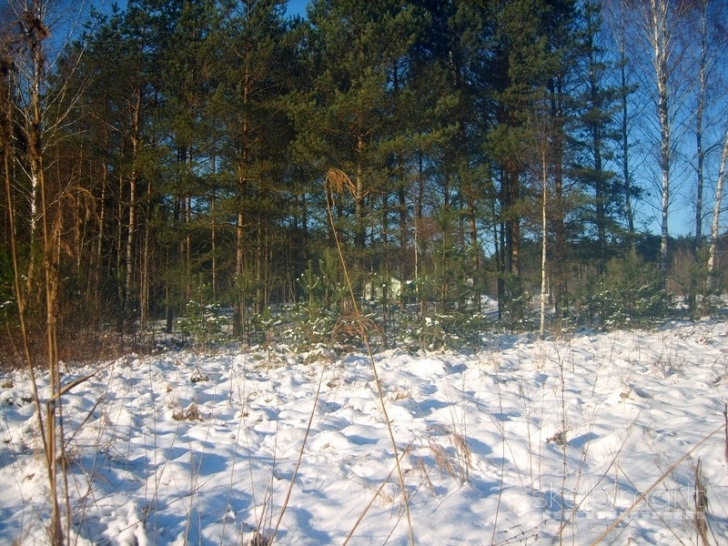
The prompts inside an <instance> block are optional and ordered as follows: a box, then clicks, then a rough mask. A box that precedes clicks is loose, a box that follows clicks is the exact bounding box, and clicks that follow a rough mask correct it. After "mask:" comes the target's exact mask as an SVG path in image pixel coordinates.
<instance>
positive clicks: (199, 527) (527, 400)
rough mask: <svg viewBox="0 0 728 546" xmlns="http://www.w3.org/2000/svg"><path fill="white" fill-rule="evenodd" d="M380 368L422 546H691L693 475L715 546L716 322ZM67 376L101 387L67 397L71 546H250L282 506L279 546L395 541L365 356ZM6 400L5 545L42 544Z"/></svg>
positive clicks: (154, 366) (160, 359)
mask: <svg viewBox="0 0 728 546" xmlns="http://www.w3.org/2000/svg"><path fill="white" fill-rule="evenodd" d="M375 361H376V367H377V371H378V374H379V378H380V380H381V384H382V389H383V391H384V399H385V403H386V412H387V415H388V416H389V420H390V422H391V431H392V433H393V436H394V438H395V440H396V446H397V451H398V453H399V455H400V458H401V469H402V473H403V478H404V482H405V487H406V495H407V498H408V504H409V510H410V519H411V524H412V532H413V534H414V537H415V540H416V543H417V544H438V545H450V544H452V545H456V544H457V545H460V544H551V543H553V542H554V541H556V542H559V541H560V540H561V539H563V541H564V542H565V543H569V544H577V545H581V544H590V543H591V542H592V541H594V540H595V539H597V538H598V537H599V535H600V534H601V533H602V532H603V531H604V530H605V529H606V528H607V527H608V526H609V525H610V524H612V523H613V522H615V521H617V519H618V518H620V517H622V518H623V519H622V520H621V521H620V522H619V524H618V525H617V526H616V529H615V530H613V531H612V532H611V533H610V534H609V535H608V536H607V537H606V538H605V539H604V540H603V543H604V544H629V543H636V544H668V543H669V544H679V543H680V542H681V541H682V542H683V543H685V544H695V541H696V536H697V534H696V533H697V531H696V524H695V521H694V518H695V501H694V493H695V483H696V482H695V476H696V465H697V464H698V459H700V463H701V469H702V472H701V474H700V477H701V480H702V483H703V484H704V485H705V486H706V494H707V497H708V501H709V504H708V510H707V514H708V518H707V519H708V522H709V530H708V533H709V536H710V539H711V541H713V542H714V543H726V541H728V468H727V466H728V464H727V463H726V445H725V441H726V437H725V434H726V432H725V431H724V429H723V426H724V423H725V421H724V407H725V406H724V404H725V403H726V401H728V388H727V386H728V322H716V321H703V322H697V323H679V324H677V323H676V324H671V325H667V326H665V327H663V328H660V329H656V330H652V331H630V332H614V333H608V334H602V333H594V332H584V333H580V334H578V335H576V336H575V337H573V338H572V339H569V340H555V341H545V342H542V341H538V340H537V339H536V338H534V337H533V336H530V335H519V336H497V337H494V338H492V339H491V344H490V347H489V348H488V349H484V350H483V351H481V352H478V353H471V354H460V353H454V352H440V353H433V354H427V355H421V354H420V355H409V354H407V353H405V352H401V351H397V350H388V351H385V352H382V353H380V354H377V355H376V356H375ZM71 371H72V373H69V374H67V375H65V376H64V377H63V383H64V384H65V383H69V382H71V381H73V380H74V379H77V378H79V377H83V376H84V375H87V374H90V373H94V372H96V374H95V375H94V376H93V377H92V378H90V379H89V380H87V381H86V382H84V383H82V384H80V385H78V386H76V387H75V388H74V389H73V390H72V391H71V392H70V393H68V394H66V395H65V396H64V405H63V413H64V416H65V421H64V423H65V437H66V443H67V448H66V451H67V453H66V457H65V459H66V461H68V465H69V466H68V472H69V483H68V487H69V493H70V502H71V508H72V512H73V515H74V518H73V524H72V531H71V532H72V538H73V539H74V540H75V542H74V543H75V544H104V545H144V544H156V545H165V544H180V545H181V544H211V545H212V544H249V543H251V541H252V543H254V544H264V543H265V542H266V541H265V540H264V539H267V538H269V537H270V536H271V535H272V534H273V529H274V528H275V527H276V524H277V522H278V519H279V516H280V514H281V512H282V507H283V506H284V505H286V496H287V495H288V493H289V489H290V499H289V500H288V503H287V507H286V509H285V512H284V513H283V516H282V518H281V521H280V526H279V527H278V530H277V533H276V535H275V543H276V544H291V545H294V544H295V545H326V544H343V543H344V542H345V541H346V539H347V536H348V535H350V534H351V535H352V536H351V538H350V540H349V544H359V545H379V544H385V543H386V544H393V545H405V544H408V543H409V540H410V538H409V530H408V523H407V516H406V512H405V510H404V504H403V496H402V491H401V488H400V483H399V479H398V474H397V471H396V470H395V457H394V449H393V446H392V442H391V439H390V434H389V430H388V428H387V426H386V423H385V420H384V418H383V412H382V409H381V405H380V401H379V397H378V394H377V389H376V383H375V380H374V376H373V369H372V365H371V362H370V361H369V359H368V358H367V357H366V356H364V355H344V356H341V357H338V356H335V355H330V356H327V355H326V352H325V351H320V352H319V353H318V354H306V355H296V354H293V353H291V352H287V351H285V350H284V349H282V348H281V349H280V350H273V351H270V352H267V351H262V350H261V351H251V352H236V353H234V354H233V353H217V354H211V355H205V354H199V353H193V352H176V353H167V354H163V355H158V356H144V357H136V356H127V357H123V358H119V359H117V360H115V361H113V362H106V363H99V364H98V365H96V366H84V367H82V368H74V369H72V370H71ZM39 382H40V384H41V385H42V386H43V387H44V388H45V386H46V385H47V378H41V379H39ZM0 386H1V388H0V434H1V435H2V442H0V483H2V484H3V487H2V491H0V499H2V501H1V502H0V542H1V543H3V544H10V543H15V544H42V543H44V542H46V541H47V534H46V531H45V528H44V525H45V524H46V522H47V521H48V518H49V511H50V505H49V503H48V483H47V478H46V474H45V469H44V466H43V455H42V449H41V445H42V444H41V438H40V436H39V427H38V422H37V417H36V406H35V403H34V401H33V394H32V393H33V391H32V387H31V383H30V381H29V379H28V377H27V374H25V373H24V372H14V373H12V374H5V375H2V376H0ZM317 393H318V395H317ZM43 395H44V391H43V390H42V391H41V397H42V396H43ZM309 421H311V426H310V430H309V431H308V435H307V429H308V424H309ZM711 434H712V436H711ZM706 438H707V439H706ZM304 439H306V440H305V448H304V450H303V455H302V457H301V458H300V466H299V467H298V470H297V472H296V468H297V462H298V460H299V453H300V452H301V448H302V446H303V445H304ZM700 442H703V443H702V444H700ZM698 444H700V445H698ZM685 455H687V457H685V458H684V460H683V461H682V462H680V464H678V465H677V466H676V467H675V468H674V469H672V470H671V466H672V465H673V464H674V463H676V462H678V461H679V460H680V459H681V457H683V456H685ZM294 478H295V479H294ZM292 483H293V485H292V487H291V484H292ZM655 484H656V485H655ZM653 485H655V487H654V488H651V487H652V486H653ZM643 493H646V495H644V498H640V497H641V495H642V494H643ZM370 503H371V504H370ZM360 517H361V518H362V519H361V522H360V523H358V524H357V520H358V519H359V518H360ZM256 532H260V535H261V536H260V537H258V539H256ZM13 541H15V542H13Z"/></svg>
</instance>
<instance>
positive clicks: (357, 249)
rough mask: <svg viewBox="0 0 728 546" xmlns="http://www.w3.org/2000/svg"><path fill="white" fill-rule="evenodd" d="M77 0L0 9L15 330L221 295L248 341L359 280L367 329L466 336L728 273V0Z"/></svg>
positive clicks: (630, 304) (2, 281)
mask: <svg viewBox="0 0 728 546" xmlns="http://www.w3.org/2000/svg"><path fill="white" fill-rule="evenodd" d="M74 9H75V8H74V7H73V6H72V5H69V4H68V3H64V2H59V1H53V0H7V1H6V2H4V3H3V7H2V8H0V10H2V12H1V13H0V155H1V156H2V161H1V162H0V176H1V177H2V187H3V191H2V194H1V197H0V313H1V315H0V320H1V321H2V323H3V326H2V330H3V333H2V334H1V335H0V337H2V338H3V339H5V341H3V345H4V346H6V347H8V348H10V347H12V348H13V350H14V351H18V352H22V350H21V347H22V344H20V343H16V342H14V341H13V340H15V339H19V338H18V337H16V336H18V335H21V337H23V338H24V339H25V342H26V343H25V347H26V349H25V350H26V353H29V352H32V349H33V347H35V346H43V347H46V346H50V347H58V346H59V345H60V353H57V351H58V349H51V352H50V353H49V356H50V359H51V361H53V360H54V359H56V358H58V357H59V355H60V356H61V357H64V355H65V357H64V358H73V357H74V355H73V354H66V353H65V352H67V351H71V349H69V347H75V348H76V349H78V347H79V346H81V345H82V344H85V345H86V346H88V344H93V343H103V340H104V339H107V338H105V337H104V336H110V337H109V339H111V340H112V341H111V343H118V342H119V339H125V340H126V341H131V340H137V341H139V340H142V341H143V340H144V339H145V335H143V334H145V333H148V332H150V331H152V329H153V326H155V325H160V324H162V325H164V328H166V329H167V331H169V332H179V331H181V330H182V331H187V332H189V331H191V330H194V329H195V328H201V329H202V330H206V329H207V328H208V327H209V328H213V326H209V325H210V324H213V322H215V321H217V320H218V319H220V320H222V318H227V320H228V321H229V322H228V325H229V328H228V329H229V331H230V333H231V335H232V336H234V337H235V339H239V340H242V341H248V342H250V341H255V339H256V337H255V336H256V335H257V334H260V333H263V334H265V333H266V332H268V334H270V332H271V331H272V330H273V329H274V328H273V325H274V324H279V323H280V321H278V322H276V316H277V313H279V312H281V309H287V310H288V311H289V312H290V316H291V317H292V319H291V321H293V322H295V323H296V324H298V326H299V333H300V332H301V331H303V332H307V334H306V335H307V336H308V338H309V339H310V340H314V339H315V337H316V335H317V334H316V332H318V326H317V325H316V321H320V320H322V318H323V317H329V320H330V321H332V323H333V322H334V321H336V320H337V317H340V316H341V315H346V314H347V313H351V312H352V308H351V305H350V304H349V303H348V302H349V299H348V297H347V284H346V283H347V280H348V281H350V282H351V286H352V288H353V291H354V292H355V293H356V294H357V296H358V297H359V298H361V300H362V302H364V304H365V307H364V309H365V310H366V311H367V312H370V311H371V312H372V313H373V314H374V316H375V317H376V318H375V321H376V322H377V323H378V324H379V325H380V327H381V328H383V329H384V330H387V329H389V330H390V331H391V330H396V328H405V326H406V325H405V323H406V321H410V322H409V323H408V324H410V325H412V324H420V329H419V330H416V329H415V330H413V331H417V332H422V331H423V330H422V328H425V327H426V326H432V324H438V325H439V329H440V330H443V331H445V330H447V331H451V332H460V333H461V334H463V333H464V332H466V331H467V330H468V328H471V329H473V330H474V331H482V330H483V329H485V328H486V327H487V326H486V324H491V325H494V324H495V325H498V327H500V328H507V329H538V328H539V315H540V316H541V317H542V318H541V326H540V327H541V329H542V331H543V328H544V326H545V328H546V329H556V328H559V329H564V328H574V327H578V326H581V325H587V326H593V327H610V326H615V325H618V326H619V325H624V324H642V323H644V321H649V320H651V319H654V318H664V317H665V316H667V314H668V313H671V312H676V310H679V311H680V312H681V313H683V314H689V315H691V316H699V315H702V314H705V313H710V312H712V311H713V310H714V309H715V305H716V302H717V301H719V300H718V299H717V296H719V295H720V294H721V293H722V292H723V291H724V290H725V283H726V278H725V275H724V273H723V271H724V270H725V262H726V259H725V257H724V248H725V236H724V218H723V217H722V213H723V210H724V208H725V206H724V204H723V203H722V201H721V198H722V195H723V193H724V178H725V162H726V157H727V156H728V133H727V132H726V130H727V129H728V107H727V106H728V94H726V91H728V86H727V85H726V83H727V82H726V79H725V77H726V74H728V72H727V71H726V60H727V59H728V44H727V38H728V35H727V30H726V24H728V6H727V5H726V4H725V3H724V2H722V1H720V0H697V1H696V0H693V1H687V0H649V1H648V0H640V1H637V0H602V1H598V0H512V1H507V0H479V1H476V0H369V1H366V2H362V1H359V0H312V1H311V2H310V3H309V5H308V9H307V13H306V16H305V17H301V16H297V15H296V16H293V15H288V14H287V13H286V2H285V1H281V0H239V1H235V0H129V1H128V3H127V4H126V5H124V6H123V8H122V7H118V6H114V7H113V8H109V7H108V6H107V7H106V8H105V9H104V11H94V10H92V11H91V12H90V13H81V12H77V11H74ZM79 21H83V24H82V26H81V23H79ZM67 36H68V37H69V38H66V37H67ZM678 225H679V226H680V229H679V230H678V233H677V235H678V236H675V235H674V234H673V232H672V229H675V227H676V226H678ZM668 227H670V228H672V229H669V228H668ZM338 249H341V253H339V251H338ZM342 256H343V257H344V263H345V266H344V265H342V260H341V257H342ZM539 309H540V310H541V313H539ZM403 311H406V312H403ZM433 317H439V318H437V320H433ZM291 321H288V322H291ZM215 324H217V323H215ZM441 333H442V332H441ZM102 334H103V335H102ZM434 335H435V334H434V333H433V336H434ZM442 335H445V334H444V333H442ZM119 336H122V337H121V338H119ZM59 339H60V340H62V343H60V344H59ZM72 340H78V341H79V343H77V344H73V343H71V342H72ZM107 342H108V339H107ZM54 351H56V353H54ZM64 351H65V352H64ZM76 356H77V355H76Z"/></svg>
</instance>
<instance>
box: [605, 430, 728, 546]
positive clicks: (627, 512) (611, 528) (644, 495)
mask: <svg viewBox="0 0 728 546" xmlns="http://www.w3.org/2000/svg"><path fill="white" fill-rule="evenodd" d="M723 426H724V425H722V424H721V425H720V426H719V427H718V428H716V429H715V430H714V431H713V432H711V433H710V434H708V435H707V436H706V437H705V438H703V439H702V440H700V441H699V442H698V443H697V444H695V445H694V446H693V447H692V448H691V449H690V450H689V451H687V452H686V453H685V454H684V455H683V456H682V457H680V458H679V459H678V460H677V461H675V462H674V463H672V465H671V466H670V468H668V469H667V470H666V471H665V472H663V473H662V475H661V476H660V477H659V478H657V480H655V483H653V484H652V485H651V486H650V487H648V488H647V490H646V491H645V492H644V493H642V494H641V495H640V496H639V497H638V498H637V500H635V501H634V502H633V503H632V506H630V507H629V508H627V510H625V511H624V512H623V513H622V514H621V515H620V516H619V517H618V518H617V519H616V520H614V521H613V522H612V524H611V525H610V526H609V527H607V528H606V529H605V530H604V531H603V532H602V534H601V535H599V536H598V537H597V538H596V539H595V540H594V541H592V542H591V546H595V545H596V544H599V543H600V542H601V541H602V540H604V539H605V538H607V536H608V535H609V533H611V532H612V531H614V529H615V528H616V527H617V525H619V524H620V523H622V521H623V520H624V519H625V518H626V517H627V516H628V515H630V514H631V513H632V510H634V509H635V508H636V507H637V506H639V505H640V504H642V503H643V502H644V500H645V499H646V498H647V497H648V496H649V495H650V494H651V493H652V492H653V491H654V490H655V488H657V486H658V485H660V484H661V483H662V482H663V481H664V480H665V478H666V477H667V476H669V475H670V474H672V472H673V471H674V470H675V469H676V468H677V467H678V466H680V464H681V463H682V462H683V461H684V460H685V459H687V458H688V457H690V455H692V454H693V452H695V450H696V449H698V448H699V447H700V446H702V445H703V444H704V443H705V442H707V441H708V440H709V439H710V438H712V437H713V436H715V435H716V434H718V433H719V432H721V431H722V430H723Z"/></svg>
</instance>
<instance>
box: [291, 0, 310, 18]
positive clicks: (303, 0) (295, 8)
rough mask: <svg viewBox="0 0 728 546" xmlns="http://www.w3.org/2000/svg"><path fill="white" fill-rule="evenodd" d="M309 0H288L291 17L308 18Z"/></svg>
mask: <svg viewBox="0 0 728 546" xmlns="http://www.w3.org/2000/svg"><path fill="white" fill-rule="evenodd" d="M307 5H308V0H288V13H289V14H290V15H301V16H304V17H305V16H306V6H307Z"/></svg>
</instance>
